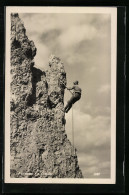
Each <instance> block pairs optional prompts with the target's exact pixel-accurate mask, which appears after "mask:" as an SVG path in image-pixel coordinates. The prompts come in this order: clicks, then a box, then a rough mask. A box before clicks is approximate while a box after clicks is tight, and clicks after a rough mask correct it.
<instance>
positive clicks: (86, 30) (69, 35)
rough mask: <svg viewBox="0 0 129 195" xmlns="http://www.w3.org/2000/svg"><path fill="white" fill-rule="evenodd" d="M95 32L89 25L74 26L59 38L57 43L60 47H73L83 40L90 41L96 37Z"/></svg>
mask: <svg viewBox="0 0 129 195" xmlns="http://www.w3.org/2000/svg"><path fill="white" fill-rule="evenodd" d="M96 34H97V30H96V29H95V28H94V26H90V25H76V26H72V27H70V28H69V29H67V30H66V31H64V33H62V34H61V35H60V36H59V43H60V44H61V46H62V47H63V48H64V47H67V48H68V47H70V46H72V47H73V46H75V45H76V44H78V43H79V42H81V41H83V40H91V39H93V38H94V37H96Z"/></svg>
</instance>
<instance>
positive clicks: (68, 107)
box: [65, 93, 81, 113]
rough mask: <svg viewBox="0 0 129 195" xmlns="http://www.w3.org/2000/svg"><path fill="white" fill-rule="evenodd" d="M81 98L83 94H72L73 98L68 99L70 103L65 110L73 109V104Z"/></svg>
mask: <svg viewBox="0 0 129 195" xmlns="http://www.w3.org/2000/svg"><path fill="white" fill-rule="evenodd" d="M80 98H81V94H79V93H75V94H74V96H72V97H71V99H70V100H69V101H68V103H67V105H66V107H65V112H66V113H67V112H68V111H69V110H70V109H71V107H72V105H73V104H74V103H75V102H77V101H78V100H79V99H80Z"/></svg>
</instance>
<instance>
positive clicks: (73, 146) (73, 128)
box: [72, 106, 74, 155]
mask: <svg viewBox="0 0 129 195" xmlns="http://www.w3.org/2000/svg"><path fill="white" fill-rule="evenodd" d="M72 142H73V155H74V121H73V106H72Z"/></svg>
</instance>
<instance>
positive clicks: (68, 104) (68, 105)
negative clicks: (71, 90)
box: [65, 96, 74, 111]
mask: <svg viewBox="0 0 129 195" xmlns="http://www.w3.org/2000/svg"><path fill="white" fill-rule="evenodd" d="M73 99H74V96H72V97H71V98H70V100H69V101H68V102H67V105H66V106H65V111H66V110H67V109H70V108H71V106H72V102H73ZM69 107H70V108H69Z"/></svg>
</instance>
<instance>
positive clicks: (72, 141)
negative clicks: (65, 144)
mask: <svg viewBox="0 0 129 195" xmlns="http://www.w3.org/2000/svg"><path fill="white" fill-rule="evenodd" d="M69 92H70V93H71V94H72V95H73V93H72V92H71V91H69ZM72 143H73V155H74V154H75V148H74V120H73V105H72Z"/></svg>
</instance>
